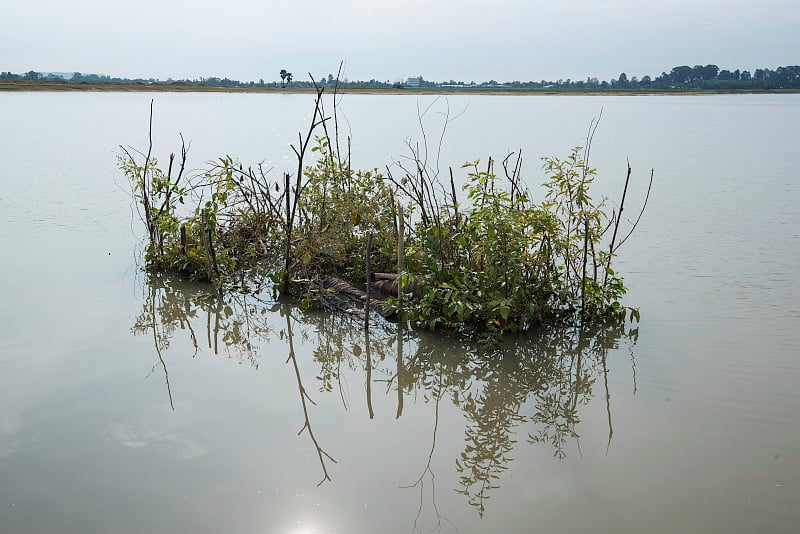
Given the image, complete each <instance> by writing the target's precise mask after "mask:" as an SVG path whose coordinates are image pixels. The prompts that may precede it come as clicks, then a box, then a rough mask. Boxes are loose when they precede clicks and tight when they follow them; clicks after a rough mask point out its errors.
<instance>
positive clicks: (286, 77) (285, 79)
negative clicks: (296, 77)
mask: <svg viewBox="0 0 800 534" xmlns="http://www.w3.org/2000/svg"><path fill="white" fill-rule="evenodd" d="M291 81H292V73H291V72H288V71H287V70H286V69H281V87H286V86H287V85H288V84H289V82H291Z"/></svg>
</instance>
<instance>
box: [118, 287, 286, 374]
mask: <svg viewBox="0 0 800 534" xmlns="http://www.w3.org/2000/svg"><path fill="white" fill-rule="evenodd" d="M210 289H211V288H210V286H206V285H204V284H198V283H193V282H187V281H185V280H182V279H180V278H177V277H172V276H168V275H165V274H156V273H153V274H150V275H149V276H148V278H147V280H146V283H145V290H146V292H147V296H146V298H145V299H143V303H142V312H141V313H140V314H139V316H138V317H137V318H136V320H135V322H134V324H133V326H132V327H131V332H133V334H134V335H143V334H149V335H152V336H153V338H154V344H155V347H154V348H155V349H156V351H157V352H159V353H160V352H161V351H165V350H167V349H169V347H170V343H171V341H172V339H173V337H174V336H175V335H176V334H177V332H178V331H186V332H187V333H188V335H189V340H190V342H191V343H192V346H193V347H194V349H195V353H197V351H198V350H199V348H200V347H199V341H198V336H197V332H202V331H205V332H206V339H207V345H208V348H209V349H213V350H214V353H215V354H219V352H220V350H224V351H225V352H226V353H227V354H228V355H229V356H231V357H235V358H238V359H239V360H242V361H243V360H248V361H250V363H251V364H252V365H254V366H256V367H257V366H258V354H257V353H258V347H257V345H256V344H255V343H256V341H258V340H264V339H267V338H268V336H269V334H270V333H271V331H272V328H271V326H270V325H269V324H268V320H269V316H268V315H266V314H265V305H264V303H262V302H260V301H258V300H257V297H256V296H255V295H243V294H236V293H231V294H227V295H225V296H219V295H218V294H217V293H216V292H211V291H210ZM220 342H221V344H222V346H221V347H220Z"/></svg>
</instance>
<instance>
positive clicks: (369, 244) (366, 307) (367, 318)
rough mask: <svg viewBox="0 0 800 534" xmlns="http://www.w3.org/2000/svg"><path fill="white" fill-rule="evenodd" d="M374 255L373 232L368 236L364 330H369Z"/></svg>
mask: <svg viewBox="0 0 800 534" xmlns="http://www.w3.org/2000/svg"><path fill="white" fill-rule="evenodd" d="M371 255H372V232H370V233H369V234H367V255H366V256H367V257H366V264H367V266H366V267H367V269H366V271H367V291H366V292H367V298H366V300H365V301H364V328H366V329H368V330H369V285H370V281H371V280H370V279H371V278H372V273H371V272H370V270H371V269H370V261H369V260H370V256H371Z"/></svg>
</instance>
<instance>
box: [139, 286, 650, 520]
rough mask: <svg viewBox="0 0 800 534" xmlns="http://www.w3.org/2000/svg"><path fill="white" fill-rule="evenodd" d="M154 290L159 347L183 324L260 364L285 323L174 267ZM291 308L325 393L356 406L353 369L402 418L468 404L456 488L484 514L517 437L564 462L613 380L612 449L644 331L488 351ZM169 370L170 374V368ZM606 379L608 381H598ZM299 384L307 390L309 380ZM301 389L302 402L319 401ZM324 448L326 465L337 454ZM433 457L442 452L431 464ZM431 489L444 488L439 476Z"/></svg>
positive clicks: (593, 333) (261, 306) (536, 338)
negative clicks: (615, 365) (621, 362)
mask: <svg viewBox="0 0 800 534" xmlns="http://www.w3.org/2000/svg"><path fill="white" fill-rule="evenodd" d="M147 290H148V295H147V298H145V299H144V300H143V304H142V312H141V314H140V315H139V316H138V317H137V318H136V322H135V323H134V325H133V327H132V331H133V333H134V334H150V335H152V336H153V339H154V343H155V345H156V347H155V348H156V351H157V352H159V354H160V351H163V350H166V349H167V348H169V345H170V342H171V341H172V339H173V338H174V336H175V335H178V332H184V331H185V332H186V333H187V334H188V336H189V338H190V340H191V342H192V344H193V345H194V347H195V348H196V349H198V345H199V342H198V336H197V335H196V333H201V336H202V337H205V338H206V339H207V344H208V347H209V348H212V349H214V350H215V353H217V352H219V351H225V352H227V353H228V354H229V355H231V356H232V357H238V358H239V359H240V360H249V361H250V362H251V363H252V364H253V365H257V363H258V358H259V343H260V342H262V341H263V340H265V339H268V337H269V335H270V334H271V333H272V331H273V329H272V327H271V324H272V323H271V322H270V321H273V322H274V319H275V314H276V313H278V312H279V311H280V308H279V307H277V306H274V305H273V303H272V302H261V301H259V300H258V299H257V296H254V295H239V294H231V295H226V296H225V297H220V296H218V295H217V294H216V293H210V292H207V291H206V287H205V286H202V285H199V284H194V283H193V284H189V283H183V282H180V281H178V280H176V279H173V278H170V277H167V276H163V275H161V276H157V275H153V276H151V277H150V278H149V280H148V284H147ZM283 313H284V314H286V313H288V311H287V310H286V309H284V310H283ZM291 313H292V323H293V324H292V326H291V329H292V330H293V332H292V335H293V336H294V338H295V339H298V338H299V339H300V340H302V341H303V342H307V343H311V344H313V346H314V347H315V348H314V349H313V351H312V354H313V361H314V364H315V365H318V366H319V371H318V373H317V374H316V378H317V381H318V388H319V390H320V391H322V392H333V391H334V390H337V389H338V391H339V395H340V396H341V399H342V403H343V405H344V407H345V409H348V410H349V403H350V400H349V394H348V385H347V383H346V377H347V376H348V375H351V374H352V373H354V372H356V373H362V372H363V373H364V375H363V376H366V377H367V403H368V408H371V398H372V397H371V395H372V385H373V384H374V383H376V382H384V383H385V384H386V388H385V391H386V394H387V395H389V394H393V395H396V396H397V417H400V416H401V415H402V412H403V410H402V407H403V402H404V397H412V399H421V400H422V401H423V402H425V403H428V402H431V404H434V405H435V409H436V413H437V418H438V407H439V404H440V402H441V401H447V400H448V399H449V400H450V401H451V402H452V403H453V405H454V406H457V407H458V408H459V409H460V410H461V411H463V413H464V417H465V419H466V421H467V425H466V429H465V435H464V449H463V451H462V452H461V453H460V454H459V456H458V457H457V458H456V462H455V466H456V470H457V472H458V474H459V487H458V488H457V489H456V491H457V492H459V493H461V494H463V495H464V496H465V498H466V499H467V502H469V503H470V505H472V506H474V507H475V508H476V510H477V511H478V513H479V514H480V515H483V514H484V513H485V512H486V504H487V501H488V500H489V498H490V497H491V494H492V492H493V490H495V489H496V488H498V487H499V486H500V485H501V483H502V477H503V473H504V472H505V471H506V470H507V469H509V468H510V463H511V461H512V456H511V455H512V452H513V449H514V447H515V446H516V443H517V440H516V436H517V433H518V432H522V434H521V435H523V436H525V435H527V438H528V439H527V441H528V442H529V443H531V444H541V445H546V446H548V447H552V450H553V454H554V456H555V457H556V458H565V457H566V455H567V451H568V449H569V447H568V445H569V442H570V440H574V439H577V438H578V435H579V434H578V428H577V426H578V425H579V424H580V411H581V406H583V405H586V404H587V403H588V402H590V400H591V399H592V398H593V396H594V395H595V392H594V391H593V390H594V387H595V385H597V384H598V383H599V384H600V385H601V387H602V386H603V385H605V387H606V409H607V411H608V421H609V423H608V424H609V445H610V442H611V438H612V436H613V429H612V427H611V405H610V397H609V396H608V391H607V374H608V369H607V366H606V358H607V354H608V351H609V350H611V349H614V348H616V347H618V346H619V345H620V344H621V343H625V344H627V345H628V346H629V348H630V351H631V358H633V349H632V347H633V345H634V344H635V342H636V339H637V337H636V336H637V335H638V332H637V330H635V329H634V330H631V331H629V332H626V331H625V330H624V328H623V327H624V325H620V324H606V325H600V326H599V327H595V328H593V329H584V328H580V327H572V328H566V327H564V326H563V325H561V326H556V327H552V328H542V329H540V330H539V331H538V332H537V333H535V334H533V333H531V335H528V336H525V337H519V338H516V339H509V340H506V341H505V342H504V343H502V344H500V345H499V346H496V347H493V348H492V349H491V350H488V351H487V350H481V349H478V348H476V347H474V346H473V345H472V344H470V342H469V341H467V340H465V339H463V338H451V337H443V336H436V335H432V334H429V333H406V334H405V335H403V336H402V343H401V342H400V339H399V338H398V333H397V330H396V328H395V326H394V325H391V324H388V323H380V322H379V323H378V324H377V325H375V326H373V327H371V328H370V331H369V340H366V339H365V335H364V331H363V329H362V326H361V324H360V323H358V324H357V323H356V322H355V321H353V320H352V319H350V318H348V317H346V316H342V315H330V314H324V313H319V312H314V311H303V310H299V309H292V310H291ZM276 324H277V323H276ZM287 329H288V325H285V326H284V327H283V330H282V331H280V337H281V339H290V336H289V331H288V330H287ZM203 333H204V334H205V335H204V336H203ZM365 342H366V343H367V344H366V345H365ZM198 350H199V349H198ZM368 358H369V360H368ZM162 362H163V360H162ZM294 364H295V365H297V361H296V360H295V361H294ZM164 368H165V372H166V365H164ZM600 376H602V377H603V379H604V380H602V381H600V382H598V381H597V378H598V377H600ZM298 385H299V387H300V390H301V393H302V395H305V388H303V386H302V384H300V383H298ZM302 395H301V399H302V400H303V402H305V400H307V399H308V400H310V398H309V397H303V396H302ZM437 420H438V419H437ZM307 422H308V421H307ZM309 426H310V424H309ZM304 428H305V427H304ZM309 434H310V428H309ZM312 439H315V438H313V437H312ZM315 445H316V446H317V448H318V453H319V455H320V461H323V459H324V458H325V457H327V455H326V453H325V452H324V451H322V449H321V448H319V445H318V444H316V443H315ZM434 445H435V438H434ZM432 455H433V450H431V453H430V456H429V458H428V459H429V460H430V457H432ZM429 468H430V463H429V464H428V470H426V471H424V472H423V477H424V476H425V474H426V473H428V474H430V475H431V480H432V479H433V476H432V475H433V473H432V471H430V469H429ZM323 471H325V468H324V466H323ZM325 474H327V473H325ZM431 488H432V491H433V488H434V485H433V484H431ZM434 499H435V496H434ZM434 502H435V501H434Z"/></svg>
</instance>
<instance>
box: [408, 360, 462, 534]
mask: <svg viewBox="0 0 800 534" xmlns="http://www.w3.org/2000/svg"><path fill="white" fill-rule="evenodd" d="M398 361H402V353H398ZM397 376H398V378H399V376H400V375H399V374H398V375H397ZM398 391H400V388H399V387H398ZM443 393H444V390H443V389H442V374H441V373H440V374H439V382H438V385H437V388H436V390H435V391H433V392H432V396H433V398H434V399H435V405H434V406H435V407H434V419H433V438H432V439H431V450H430V452H429V453H428V461H427V463H426V464H425V469H423V470H422V474H421V475H420V476H419V478H418V479H417V481H416V482H414V483H413V484H411V485H410V486H401V487H402V488H405V489H408V488H415V487H419V507H418V508H417V515H416V517H414V525H413V527H412V529H411V532H419V533H420V534H421V533H422V530H420V528H419V526H418V524H419V518H420V516H421V515H422V505H423V496H424V493H425V475H426V474H430V479H431V503H432V504H433V511H434V513H435V514H436V526H435V527H433V528H432V529H431V530H430V532H434V531H435V532H441V530H442V518H443V516H442V514H441V513H440V512H439V507H438V505H437V504H436V474H435V473H434V472H433V469H431V461H432V460H433V453H434V451H435V450H436V433H437V432H438V430H439V401H440V400H441V398H442V394H443ZM401 399H402V395H401ZM398 409H399V408H398ZM398 417H399V416H398ZM444 520H445V521H447V522H448V523H450V524H451V525H452V522H451V521H450V520H449V519H447V518H446V517H444ZM453 526H454V527H455V525H453Z"/></svg>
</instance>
